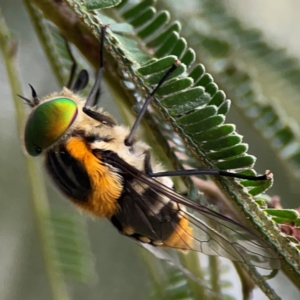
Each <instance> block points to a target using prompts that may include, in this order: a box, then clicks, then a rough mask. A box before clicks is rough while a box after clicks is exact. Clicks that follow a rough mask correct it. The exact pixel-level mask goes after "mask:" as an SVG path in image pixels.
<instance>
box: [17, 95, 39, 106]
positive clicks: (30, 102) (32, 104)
mask: <svg viewBox="0 0 300 300" xmlns="http://www.w3.org/2000/svg"><path fill="white" fill-rule="evenodd" d="M17 96H18V97H20V98H21V99H23V100H24V101H26V103H27V104H28V105H29V106H31V107H34V106H35V105H34V103H33V102H32V100H30V99H27V98H25V97H24V96H22V95H19V94H17Z"/></svg>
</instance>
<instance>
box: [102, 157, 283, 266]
mask: <svg viewBox="0 0 300 300" xmlns="http://www.w3.org/2000/svg"><path fill="white" fill-rule="evenodd" d="M105 161H106V162H108V163H109V164H111V165H112V166H114V167H115V168H118V169H119V170H120V171H121V173H122V175H123V176H125V178H126V176H128V177H129V176H130V178H134V180H133V181H132V182H134V184H135V185H136V184H138V185H139V190H140V192H139V193H137V192H135V190H136V186H135V187H132V186H131V185H130V183H129V186H128V183H127V188H126V187H125V188H126V189H127V192H128V194H131V195H132V198H133V201H134V206H135V207H136V208H138V209H139V210H140V211H143V218H148V219H149V218H150V215H151V218H157V222H156V224H158V226H160V228H157V226H155V227H153V228H151V230H152V231H155V235H156V236H158V237H160V238H161V240H162V241H163V242H164V246H168V247H172V248H176V243H177V244H178V245H180V246H179V247H178V249H184V250H194V251H199V252H202V253H204V254H207V255H215V256H221V257H225V258H228V259H230V260H232V261H238V262H242V263H245V264H248V265H251V266H256V267H260V268H264V269H278V268H280V261H279V259H278V256H277V255H276V253H275V252H274V251H273V250H272V248H271V246H270V245H269V244H268V243H267V242H266V241H264V240H262V239H261V238H260V237H258V236H257V235H255V234H254V233H252V232H250V231H249V230H248V229H247V228H245V227H243V226H242V225H240V224H238V223H237V222H235V221H233V220H231V219H229V218H227V217H225V216H223V215H221V214H219V213H217V212H215V211H213V210H211V209H209V208H207V207H205V206H203V205H201V204H199V203H195V202H193V201H191V200H189V199H187V198H185V197H184V196H182V195H180V194H178V193H176V192H175V191H174V190H172V189H170V188H168V187H166V186H165V185H163V184H161V183H160V182H158V181H157V180H155V179H153V178H150V177H148V176H147V175H146V174H145V173H143V172H141V171H139V170H137V169H136V168H134V167H132V166H131V165H129V164H127V163H126V162H125V161H123V160H122V159H120V158H119V157H118V156H117V155H116V154H115V153H113V154H112V153H111V152H110V154H109V155H108V156H107V157H106V156H105ZM143 189H144V190H145V192H141V190H143ZM149 189H150V190H151V194H152V198H153V195H156V197H155V198H156V199H157V200H156V201H161V204H162V207H163V209H164V210H165V211H164V214H163V215H166V216H174V215H175V214H176V215H177V216H178V217H179V218H180V220H178V219H176V218H173V217H172V218H168V217H167V218H163V217H162V215H155V214H150V215H149V213H148V214H147V210H146V208H145V206H147V205H148V203H151V200H152V199H147V196H146V195H149V192H146V190H149ZM162 196H163V198H162ZM166 198H167V199H168V200H169V203H168V205H166V200H165V199H166ZM160 199H164V200H160ZM131 207H132V206H131ZM148 211H150V212H151V208H149V209H148ZM152 221H153V220H152ZM152 221H150V220H149V224H151V223H152V224H153V222H152ZM166 226H168V227H169V228H170V227H171V228H172V231H173V234H172V235H173V238H172V242H171V241H169V240H168V239H165V238H164V237H163V236H162V235H163V233H164V228H165V227H166ZM190 228H192V230H190ZM174 239H175V240H177V242H176V243H174V242H173V241H174ZM182 245H185V246H184V247H182Z"/></svg>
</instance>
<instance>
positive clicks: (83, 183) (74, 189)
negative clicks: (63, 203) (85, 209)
mask: <svg viewBox="0 0 300 300" xmlns="http://www.w3.org/2000/svg"><path fill="white" fill-rule="evenodd" d="M45 164H46V168H47V170H48V172H49V173H50V176H51V177H52V179H53V181H54V183H55V184H56V186H57V187H58V188H59V189H60V190H61V191H62V192H63V193H64V194H65V195H66V196H67V197H70V198H72V199H73V200H77V201H79V202H87V201H88V195H89V193H90V191H91V184H90V180H89V176H88V174H87V172H86V170H85V169H84V167H83V166H82V164H81V163H80V162H79V161H78V160H76V159H75V158H73V157H72V156H71V155H70V153H69V152H68V151H67V149H66V148H65V147H64V146H63V145H58V146H56V147H55V148H53V149H51V150H49V151H48V152H47V154H46V161H45Z"/></svg>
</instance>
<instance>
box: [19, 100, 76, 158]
mask: <svg viewBox="0 0 300 300" xmlns="http://www.w3.org/2000/svg"><path fill="white" fill-rule="evenodd" d="M77 114H78V108H77V104H76V103H75V102H74V101H73V100H71V99H68V98H55V99H51V100H49V101H46V102H43V103H41V104H40V105H38V106H37V107H36V108H35V109H34V110H33V111H32V113H31V114H30V116H29V118H28V120H27V123H26V126H25V133H24V141H25V148H26V151H27V152H28V154H29V155H31V156H37V155H39V154H41V152H42V151H43V150H44V149H46V148H48V147H50V146H51V145H53V144H54V143H55V142H56V141H57V140H59V138H61V137H62V136H63V135H64V134H65V133H66V131H67V130H68V129H69V128H70V126H71V125H72V124H73V122H74V121H75V119H76V116H77Z"/></svg>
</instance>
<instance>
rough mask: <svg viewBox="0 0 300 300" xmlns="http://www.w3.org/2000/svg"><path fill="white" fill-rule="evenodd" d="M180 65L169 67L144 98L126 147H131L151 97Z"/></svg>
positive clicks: (175, 64) (176, 63) (126, 141)
mask: <svg viewBox="0 0 300 300" xmlns="http://www.w3.org/2000/svg"><path fill="white" fill-rule="evenodd" d="M180 64H181V62H180V61H179V60H176V61H175V62H174V63H173V65H172V66H171V68H170V69H169V70H168V71H167V72H166V73H165V75H164V76H163V77H162V78H161V80H160V81H159V83H158V84H157V86H156V87H155V88H154V89H153V91H152V92H151V93H150V95H149V96H148V97H147V98H146V100H145V102H144V104H143V106H142V109H141V111H140V113H139V115H138V116H137V118H136V120H135V122H134V124H133V126H132V128H131V130H130V133H129V135H128V137H127V139H126V140H125V145H126V146H131V145H132V140H133V137H134V134H135V132H136V130H137V128H138V127H139V125H140V123H141V120H142V118H143V117H144V115H145V113H146V111H147V108H148V106H149V104H150V102H151V100H152V99H153V96H154V95H155V93H156V92H157V90H158V89H159V88H160V87H161V85H162V84H163V83H164V82H165V81H166V80H167V78H168V77H169V76H170V75H171V74H172V73H173V72H174V71H175V70H176V69H177V67H178V66H179V65H180Z"/></svg>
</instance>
